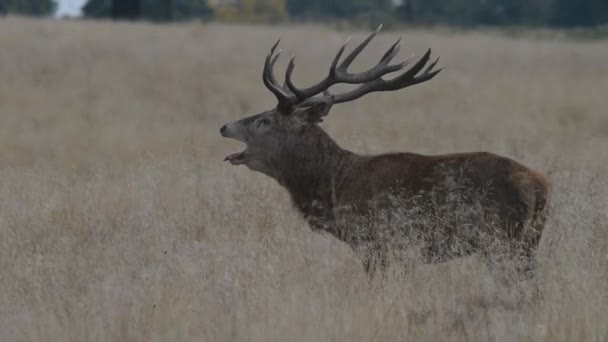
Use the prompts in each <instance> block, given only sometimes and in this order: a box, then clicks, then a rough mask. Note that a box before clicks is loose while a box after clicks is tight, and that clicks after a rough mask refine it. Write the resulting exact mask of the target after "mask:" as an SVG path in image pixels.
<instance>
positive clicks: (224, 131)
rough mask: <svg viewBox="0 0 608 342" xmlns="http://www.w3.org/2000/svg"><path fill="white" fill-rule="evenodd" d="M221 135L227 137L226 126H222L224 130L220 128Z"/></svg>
mask: <svg viewBox="0 0 608 342" xmlns="http://www.w3.org/2000/svg"><path fill="white" fill-rule="evenodd" d="M220 133H221V134H222V135H225V134H226V125H224V126H222V128H220Z"/></svg>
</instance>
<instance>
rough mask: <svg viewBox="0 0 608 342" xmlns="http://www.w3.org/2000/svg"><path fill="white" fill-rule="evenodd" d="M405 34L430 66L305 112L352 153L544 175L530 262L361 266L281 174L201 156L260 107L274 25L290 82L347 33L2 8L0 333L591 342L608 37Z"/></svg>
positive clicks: (606, 284)
mask: <svg viewBox="0 0 608 342" xmlns="http://www.w3.org/2000/svg"><path fill="white" fill-rule="evenodd" d="M404 33H405V34H406V39H405V43H404V47H405V50H407V51H408V53H409V52H410V51H411V52H416V53H418V54H420V53H422V52H423V51H424V49H425V48H427V47H432V48H433V49H434V51H435V52H436V53H437V54H438V55H441V56H442V63H443V66H445V68H446V70H445V71H444V72H442V74H441V75H440V76H439V77H438V78H436V79H435V80H433V81H432V82H430V83H428V84H425V85H422V86H419V87H415V88H412V89H408V90H406V91H403V92H401V93H398V94H394V93H393V94H374V95H370V96H368V97H367V98H365V99H362V100H360V101H357V102H356V103H352V104H344V105H341V106H337V108H335V109H334V111H333V112H332V115H331V116H330V117H329V118H328V119H327V120H326V123H324V124H323V125H324V127H325V128H326V129H327V130H328V131H329V132H330V134H331V135H332V136H333V137H335V138H336V139H337V140H338V142H339V143H340V144H341V145H342V146H343V147H346V148H349V149H352V150H355V151H357V152H361V153H379V152H384V151H398V150H402V151H405V150H407V151H414V152H419V153H429V154H439V153H448V152H457V151H473V150H488V151H492V152H496V153H499V154H504V155H507V156H510V157H513V158H515V159H517V160H519V161H522V162H523V163H525V164H526V165H529V166H531V167H533V168H535V169H538V170H541V171H544V172H545V173H547V174H549V175H550V177H551V179H552V180H553V183H554V195H553V198H552V201H551V206H550V212H551V214H550V217H549V221H548V223H547V226H546V230H545V234H544V236H543V239H542V241H541V246H540V250H539V253H538V257H537V261H538V269H537V276H536V278H535V279H534V280H526V281H517V282H502V281H501V280H500V277H497V276H496V274H495V273H496V272H494V270H492V269H491V267H490V266H488V264H487V263H484V262H481V261H480V260H479V259H478V258H475V257H469V258H463V259H458V260H454V261H451V262H448V263H443V264H438V265H424V264H420V263H414V264H413V265H410V266H412V267H409V268H408V272H407V273H406V274H402V272H399V271H398V269H392V270H393V271H391V272H389V274H388V275H387V276H386V278H384V279H382V281H378V280H377V279H374V280H372V281H370V280H369V278H368V277H367V276H366V275H365V274H364V272H363V270H362V266H361V263H360V261H359V259H358V258H357V256H356V255H355V254H354V253H353V252H352V251H351V250H350V249H349V248H348V247H346V246H344V245H343V244H342V243H341V242H339V241H337V240H336V239H334V238H332V237H330V236H326V235H323V234H316V233H313V232H311V231H310V230H309V229H308V227H307V226H306V224H305V223H303V221H302V220H301V219H300V218H299V217H298V215H297V213H296V212H295V210H294V209H292V208H291V206H290V204H289V201H288V197H287V195H286V193H285V191H284V190H283V189H281V188H280V187H279V185H278V184H275V183H274V181H271V180H269V179H267V178H266V177H264V176H263V175H259V174H255V173H253V172H250V171H248V170H246V169H244V168H239V167H231V166H229V165H227V164H224V163H222V162H221V160H222V159H223V156H224V155H226V154H227V153H229V152H231V149H234V148H237V149H238V148H241V146H238V145H239V144H238V143H236V142H231V141H228V140H225V139H222V138H220V136H219V134H218V129H219V127H220V126H221V125H222V124H223V123H225V122H227V121H229V120H233V119H236V118H239V117H241V116H243V115H246V114H251V113H255V112H258V111H262V110H265V109H267V108H270V107H271V106H272V105H273V100H272V96H271V95H270V94H269V93H268V91H267V90H265V88H264V87H263V85H262V84H261V80H260V78H261V77H260V74H261V63H262V60H263V57H264V56H265V54H266V52H267V50H268V48H270V45H271V44H272V42H274V40H275V39H276V38H277V37H279V36H281V37H282V38H283V42H284V43H283V45H284V47H285V48H288V49H289V50H290V51H289V52H297V53H298V61H299V62H298V67H297V68H296V71H295V78H296V81H297V82H298V84H307V83H309V82H313V81H314V80H316V79H318V78H319V77H322V76H323V75H324V74H325V72H326V68H327V66H328V64H329V62H330V60H331V58H332V56H333V54H334V53H335V52H336V48H337V46H338V44H339V43H340V42H341V41H342V39H344V38H345V36H346V34H345V33H343V32H340V33H337V32H332V31H328V30H325V29H322V28H317V27H313V26H295V27H275V28H272V27H262V26H255V27H254V26H224V25H217V24H213V25H197V24H189V25H178V26H151V25H145V24H110V23H103V22H99V23H90V22H54V21H32V20H25V19H16V18H8V19H2V20H0V47H1V48H0V75H2V81H0V179H2V181H1V182H0V340H3V341H11V340H35V341H84V340H102V341H106V340H118V341H122V340H127V341H130V340H143V341H149V340H154V341H161V340H170V341H172V340H219V341H222V340H226V341H232V340H252V341H284V340H287V339H296V340H305V341H318V340H363V341H370V340H414V341H422V340H430V341H435V340H479V341H487V340H501V341H502V340H546V341H573V340H576V341H578V340H591V341H600V340H606V339H608V325H607V324H606V317H605V313H606V312H607V311H608V182H607V181H606V176H608V166H607V165H608V115H606V108H608V97H607V96H606V89H608V76H607V75H608V62H607V60H608V44H606V42H604V41H595V42H572V41H568V42H564V41H549V40H540V41H539V40H526V39H523V38H519V39H508V38H501V37H496V36H492V35H486V34H484V33H483V32H479V33H461V34H449V33H445V32H444V33H439V32H423V31H413V32H404ZM354 35H355V37H354V38H356V39H360V38H361V34H360V33H354ZM395 38H396V34H386V35H382V36H380V37H379V39H378V42H376V43H375V44H374V45H373V46H374V47H378V48H379V49H378V50H377V51H374V52H372V51H370V52H368V53H366V54H365V55H364V56H362V57H363V58H362V60H361V61H360V63H361V64H358V65H359V66H361V67H363V65H364V64H365V65H367V64H371V63H374V62H376V61H377V58H379V56H380V55H381V53H382V51H381V50H382V48H383V47H384V46H386V45H387V44H388V43H389V42H391V41H392V40H393V39H395ZM356 67H357V66H355V68H356Z"/></svg>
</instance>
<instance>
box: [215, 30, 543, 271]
mask: <svg viewBox="0 0 608 342" xmlns="http://www.w3.org/2000/svg"><path fill="white" fill-rule="evenodd" d="M381 28H382V26H380V27H378V29H377V30H376V31H374V32H372V33H371V34H370V35H369V36H368V37H367V38H366V39H365V40H363V41H362V42H361V43H360V44H359V45H358V46H356V47H355V48H354V49H353V50H352V51H351V52H350V53H348V54H347V55H346V57H344V58H342V56H343V55H344V54H345V50H346V48H347V44H348V43H349V40H350V38H349V39H347V40H346V42H345V43H344V44H342V46H341V47H340V48H339V50H338V52H337V54H336V55H335V57H334V59H333V61H332V63H331V65H330V68H329V73H328V74H327V76H326V77H325V78H324V79H322V80H321V81H320V82H319V83H317V84H314V85H312V86H309V87H307V88H301V87H297V86H296V85H295V84H294V82H293V80H292V75H293V71H294V68H295V55H294V56H293V58H291V60H290V61H289V64H288V65H287V68H286V71H285V79H284V82H283V84H282V85H281V84H280V83H279V82H278V81H277V79H276V77H275V75H274V66H275V64H276V62H277V60H278V59H279V56H280V54H281V51H280V50H277V47H278V45H279V43H280V40H278V41H277V42H276V43H275V44H274V45H273V46H272V48H271V49H270V52H269V53H268V55H267V56H266V58H265V62H264V67H263V72H262V80H263V83H264V85H265V86H266V88H268V90H269V91H270V92H271V93H272V94H274V96H275V97H276V99H277V106H276V107H275V108H272V109H270V110H268V111H264V112H261V113H259V114H255V115H252V116H249V117H246V118H244V119H241V120H238V121H235V122H231V123H227V124H225V125H224V126H222V127H221V129H220V133H221V135H222V136H223V137H226V138H231V139H236V140H238V141H240V142H242V143H244V144H245V145H246V148H245V149H244V150H243V151H241V152H237V153H232V154H229V155H227V156H226V157H225V161H228V162H229V163H230V164H232V165H245V166H246V167H247V168H249V169H250V170H253V171H256V172H260V173H262V174H265V175H267V176H269V177H271V178H273V179H275V180H276V181H277V182H278V183H279V184H280V185H281V186H282V187H284V188H285V189H286V190H287V192H288V193H289V195H290V197H291V200H292V202H293V204H294V206H295V208H297V210H298V211H299V212H300V214H301V216H302V217H303V218H304V219H305V220H306V221H307V222H308V224H309V226H310V227H311V228H312V230H313V231H320V232H325V233H329V234H330V235H332V236H335V237H336V238H338V239H340V240H341V241H343V242H345V243H347V244H348V245H349V246H351V247H352V248H353V249H355V250H363V248H362V246H364V245H365V246H370V244H371V246H374V247H373V248H371V249H369V248H368V249H366V250H367V251H370V250H372V251H375V252H374V253H362V254H364V255H363V256H362V259H363V266H364V268H365V270H366V271H367V272H370V273H371V272H374V271H375V270H378V269H385V268H386V264H387V263H386V257H385V255H386V253H385V252H386V251H384V250H383V248H382V246H381V245H382V244H381V243H380V240H381V237H382V234H381V233H379V232H376V231H374V230H375V226H374V225H373V224H370V225H368V227H367V228H364V229H361V228H360V227H356V228H354V227H355V226H356V225H353V224H349V223H348V222H352V221H349V220H346V219H345V218H347V217H360V218H361V217H363V218H365V217H373V216H374V215H375V214H377V213H378V212H384V213H387V214H388V215H389V216H390V214H391V213H394V212H398V211H399V210H401V212H404V211H403V209H404V208H405V209H407V207H408V206H410V205H420V204H421V203H422V204H424V205H421V206H420V207H422V208H424V210H418V211H411V212H410V214H412V215H424V214H425V212H435V213H437V214H438V215H440V216H441V215H443V216H446V215H448V216H449V215H450V213H449V212H447V213H446V212H445V210H444V211H443V212H441V210H437V208H439V207H440V206H442V205H443V207H445V206H444V204H446V203H447V201H448V200H449V198H453V197H454V195H460V194H463V196H461V197H462V198H465V200H464V201H461V204H463V205H464V206H468V207H470V208H473V209H474V210H473V211H476V212H482V213H483V214H480V215H477V216H475V219H474V220H473V221H476V222H473V223H472V224H471V223H470V222H469V223H466V224H462V222H460V223H459V224H460V226H452V227H449V229H445V227H444V228H438V227H439V226H438V225H436V224H435V225H430V227H426V228H423V230H426V232H427V233H428V232H430V233H431V234H430V236H432V238H431V239H427V240H426V242H427V243H426V247H425V251H426V252H425V255H426V257H427V261H429V262H434V261H445V260H449V259H450V258H452V257H456V256H460V255H466V254H470V253H475V252H477V251H479V250H481V249H483V246H480V245H479V244H480V243H479V241H477V242H476V241H475V240H476V239H475V238H472V239H471V241H470V242H471V243H469V244H468V245H467V248H465V250H464V251H462V252H461V253H457V255H456V256H455V255H449V254H450V253H445V250H447V249H449V246H448V245H446V243H445V241H449V240H450V238H451V237H453V235H455V234H456V232H458V231H464V232H465V233H466V234H465V236H469V237H470V236H473V237H474V236H478V235H479V234H477V233H479V232H483V231H485V232H488V231H490V232H492V234H493V235H494V236H498V237H499V240H500V241H506V242H509V243H513V244H514V245H517V246H521V247H522V250H523V251H524V255H526V256H527V257H528V258H532V257H533V254H534V251H535V250H536V248H537V246H538V245H539V241H540V237H541V234H542V230H543V227H544V223H545V218H546V206H547V201H548V198H549V193H550V183H549V180H548V179H547V178H546V177H545V176H544V175H543V174H541V173H540V172H537V171H534V170H532V169H530V168H528V167H526V166H524V165H522V164H520V163H518V162H516V161H514V160H512V159H510V158H508V157H504V156H500V155H496V154H493V153H490V152H468V153H457V154H445V155H422V154H416V153H410V152H402V153H387V154H380V155H360V154H357V153H354V152H351V151H349V150H347V149H344V148H342V147H340V146H339V145H338V144H337V143H336V142H335V141H334V140H333V139H332V138H331V137H330V136H329V135H328V134H327V133H326V132H325V131H324V130H323V128H321V126H320V125H319V124H320V123H321V122H322V121H323V120H324V119H325V118H326V117H327V116H328V114H329V112H330V109H331V108H332V106H333V105H336V104H339V103H344V102H349V101H354V100H357V99H359V98H361V97H363V96H365V95H367V94H370V93H373V92H388V91H397V90H401V89H405V88H407V87H410V86H414V85H417V84H421V83H424V82H427V81H429V80H431V79H433V78H435V76H437V75H438V74H439V73H440V72H441V71H442V70H443V69H436V66H437V63H438V61H439V58H437V59H435V60H434V61H432V62H430V61H431V49H428V50H427V51H426V53H425V54H424V55H423V56H422V57H421V58H419V59H417V60H416V59H414V58H410V59H408V60H406V61H404V62H401V63H394V64H393V63H391V62H392V61H393V59H394V58H395V57H396V56H397V54H398V52H399V50H400V41H401V38H400V39H399V40H397V41H396V42H395V43H394V44H392V45H391V46H390V47H389V49H388V50H387V51H386V52H385V53H384V54H383V56H382V57H381V59H380V61H379V62H378V64H377V65H375V66H373V67H372V68H370V69H368V70H366V71H363V72H359V73H351V72H349V71H348V69H349V67H350V66H351V64H352V63H353V61H354V60H355V59H356V58H357V57H358V56H359V54H360V53H361V52H362V51H363V50H364V49H365V48H366V47H367V46H368V45H369V43H370V42H371V41H372V40H373V39H374V37H375V36H376V35H377V34H378V33H379V32H380V30H381ZM429 62H430V63H429ZM408 66H409V68H408ZM395 73H398V74H397V75H396V76H393V77H392V78H388V76H390V75H391V74H392V75H395ZM337 84H350V85H353V86H354V88H353V89H351V90H349V91H345V92H343V93H337V94H335V93H332V92H330V88H331V87H332V86H334V85H337ZM467 192H469V193H468V194H467ZM413 199H420V200H419V201H418V200H416V201H415V200H413ZM405 212H406V213H407V210H406V211H405ZM435 217H436V218H439V219H443V217H437V216H435ZM481 221H487V222H486V223H488V222H489V223H491V224H482V223H483V222H481ZM480 222H481V223H480ZM396 229H397V230H399V229H401V228H400V227H396ZM403 229H406V228H403Z"/></svg>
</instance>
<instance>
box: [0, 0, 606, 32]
mask: <svg viewBox="0 0 608 342" xmlns="http://www.w3.org/2000/svg"><path fill="white" fill-rule="evenodd" d="M0 13H3V14H20V15H35V16H46V15H48V16H51V15H55V16H59V17H78V16H84V17H93V18H110V17H112V18H124V19H142V20H154V21H179V20H190V19H205V20H220V21H232V22H234V21H237V22H249V23H251V22H255V23H276V22H285V21H297V22H302V21H329V20H332V21H336V20H337V21H345V22H348V23H353V24H370V25H374V24H377V23H378V22H382V23H385V24H387V25H454V26H458V27H466V28H475V27H480V26H504V25H507V26H525V27H531V26H532V27H597V26H601V25H606V24H607V23H608V2H607V1H605V0H577V1H572V0H333V1H324V0H0Z"/></svg>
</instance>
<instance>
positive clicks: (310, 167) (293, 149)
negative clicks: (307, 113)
mask: <svg viewBox="0 0 608 342" xmlns="http://www.w3.org/2000/svg"><path fill="white" fill-rule="evenodd" d="M306 129H307V130H309V131H307V132H303V133H302V134H301V135H300V136H297V137H293V141H292V142H288V143H287V144H286V145H287V146H289V148H288V149H286V150H285V152H284V155H283V156H282V158H279V160H277V166H278V168H277V169H278V170H281V171H280V173H279V174H278V175H277V176H278V177H275V178H277V180H278V181H279V183H280V184H281V185H283V186H284V187H285V188H286V189H287V190H288V191H289V193H290V195H291V197H292V199H293V201H294V203H295V205H296V206H297V207H298V208H299V209H300V211H302V213H303V214H305V215H311V216H314V217H321V216H326V212H327V210H328V209H331V208H332V207H333V202H334V200H335V194H336V193H338V192H339V189H340V186H341V184H342V183H343V178H344V176H345V174H346V172H344V171H346V169H347V168H348V165H350V164H351V163H352V161H353V160H354V159H356V158H357V155H356V154H354V153H352V152H349V151H347V150H344V149H342V148H341V147H340V146H338V144H337V143H336V142H335V141H334V140H333V139H332V138H331V137H330V136H329V135H328V134H327V133H325V131H323V130H322V129H321V128H320V127H319V126H316V125H314V126H310V127H307V128H306Z"/></svg>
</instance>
